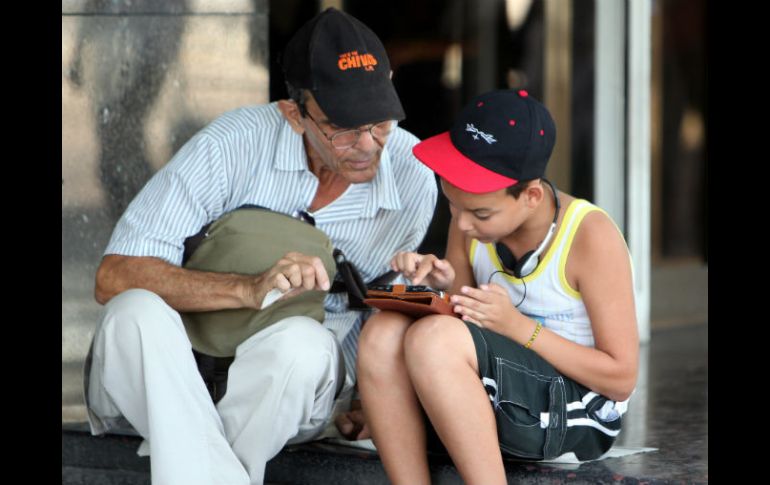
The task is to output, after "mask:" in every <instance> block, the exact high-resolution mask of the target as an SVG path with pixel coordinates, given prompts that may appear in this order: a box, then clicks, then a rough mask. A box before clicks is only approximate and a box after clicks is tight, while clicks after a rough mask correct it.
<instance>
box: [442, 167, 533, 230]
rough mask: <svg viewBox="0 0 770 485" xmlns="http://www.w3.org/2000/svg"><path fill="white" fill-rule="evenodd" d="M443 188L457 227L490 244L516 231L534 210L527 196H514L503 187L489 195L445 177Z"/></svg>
mask: <svg viewBox="0 0 770 485" xmlns="http://www.w3.org/2000/svg"><path fill="white" fill-rule="evenodd" d="M441 189H442V190H443V192H444V195H446V198H447V200H448V201H449V210H450V211H451V213H452V218H453V219H454V220H455V221H456V223H457V226H458V227H459V228H460V230H461V231H463V232H464V233H465V234H466V235H468V236H470V237H472V238H475V239H478V240H479V241H480V242H482V243H484V244H486V243H491V242H495V241H499V240H500V239H502V238H504V237H505V236H507V235H509V234H511V233H512V232H513V231H515V230H516V228H518V227H519V226H520V225H521V224H522V223H523V222H524V221H525V220H526V218H527V217H528V215H529V213H530V211H529V210H527V208H526V205H525V203H524V199H525V198H524V197H523V196H519V198H518V199H515V198H513V196H511V195H509V194H508V193H507V192H506V189H501V190H498V191H496V192H487V193H485V194H472V193H470V192H464V191H462V190H460V189H459V188H457V187H455V186H454V185H452V184H450V183H449V182H447V181H445V180H444V179H443V178H442V179H441Z"/></svg>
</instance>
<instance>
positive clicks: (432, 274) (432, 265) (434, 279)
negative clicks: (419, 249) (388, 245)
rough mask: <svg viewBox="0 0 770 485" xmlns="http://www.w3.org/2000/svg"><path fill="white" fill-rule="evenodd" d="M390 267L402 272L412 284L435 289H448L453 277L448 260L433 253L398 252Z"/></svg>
mask: <svg viewBox="0 0 770 485" xmlns="http://www.w3.org/2000/svg"><path fill="white" fill-rule="evenodd" d="M390 267H391V268H392V269H393V270H394V271H400V272H401V273H403V274H404V276H405V277H407V278H408V279H409V280H410V281H411V282H412V284H413V285H419V284H423V285H427V286H430V287H431V288H435V289H437V290H448V289H449V288H450V287H451V286H452V282H454V279H455V270H454V268H453V267H452V265H451V264H450V263H449V261H447V260H446V259H438V258H437V257H436V256H434V255H433V254H418V253H412V252H400V253H398V254H396V255H395V256H394V257H393V260H392V261H391V262H390Z"/></svg>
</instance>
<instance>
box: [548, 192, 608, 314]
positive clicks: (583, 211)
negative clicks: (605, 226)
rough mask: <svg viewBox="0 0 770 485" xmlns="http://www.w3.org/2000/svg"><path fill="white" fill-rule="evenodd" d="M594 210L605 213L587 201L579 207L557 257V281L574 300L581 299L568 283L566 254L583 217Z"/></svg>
mask: <svg viewBox="0 0 770 485" xmlns="http://www.w3.org/2000/svg"><path fill="white" fill-rule="evenodd" d="M594 211H599V212H602V213H604V214H605V215H606V214H607V213H606V212H604V211H603V210H602V209H600V208H599V207H596V206H595V205H591V204H590V203H588V202H587V203H586V205H583V206H581V207H580V210H579V211H578V213H577V215H576V216H575V222H574V223H573V224H572V227H571V228H570V231H569V234H568V235H567V242H566V243H565V245H564V249H563V250H562V252H561V257H560V258H559V281H561V287H562V289H563V290H564V292H565V293H566V294H567V295H569V296H571V297H572V298H574V299H576V300H581V299H582V296H580V292H579V291H577V290H575V289H574V288H572V287H571V286H570V284H569V281H567V256H569V250H570V249H571V248H572V241H573V240H574V239H575V234H577V230H578V228H579V227H580V223H581V222H583V218H584V217H585V216H587V215H588V214H589V213H591V212H594Z"/></svg>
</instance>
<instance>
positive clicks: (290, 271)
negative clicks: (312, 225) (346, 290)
mask: <svg viewBox="0 0 770 485" xmlns="http://www.w3.org/2000/svg"><path fill="white" fill-rule="evenodd" d="M274 288H277V289H278V290H280V291H282V292H284V293H285V294H284V295H283V297H282V298H291V297H292V296H295V295H298V294H299V293H302V292H304V291H307V290H321V291H328V290H329V288H330V283H329V275H328V274H327V273H326V268H325V267H324V265H323V262H322V261H321V258H319V257H317V256H308V255H305V254H302V253H297V252H290V253H286V255H284V257H282V258H281V259H279V260H278V261H277V262H276V263H275V265H273V267H272V268H270V269H269V270H268V271H266V272H265V273H263V274H262V275H261V276H260V277H259V278H257V279H256V280H255V285H254V286H253V287H252V290H251V291H250V292H249V295H248V296H247V300H248V302H249V306H250V307H252V308H257V309H259V308H261V307H262V301H263V300H264V298H265V295H267V293H268V292H269V291H270V290H272V289H274Z"/></svg>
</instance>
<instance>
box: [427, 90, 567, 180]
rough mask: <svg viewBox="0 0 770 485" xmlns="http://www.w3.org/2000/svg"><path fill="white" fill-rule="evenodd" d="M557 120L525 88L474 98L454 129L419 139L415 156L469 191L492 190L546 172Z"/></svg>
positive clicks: (443, 176)
mask: <svg viewBox="0 0 770 485" xmlns="http://www.w3.org/2000/svg"><path fill="white" fill-rule="evenodd" d="M555 143H556V125H555V124H554V122H553V119H552V118H551V114H550V113H549V112H548V109H546V107H545V106H543V105H542V104H541V103H540V102H539V101H537V100H536V99H534V98H533V97H532V96H530V95H529V94H528V93H527V92H526V91H524V90H518V91H514V90H501V91H492V92H489V93H485V94H482V95H480V96H477V97H475V98H474V99H473V100H472V101H471V102H470V103H468V104H467V105H466V106H465V107H464V108H463V110H462V111H461V112H460V115H459V116H458V118H457V119H456V120H455V122H454V124H453V125H452V128H451V129H450V130H449V131H447V132H444V133H441V134H440V135H436V136H434V137H431V138H428V139H427V140H425V141H423V142H420V143H418V144H417V145H415V146H414V148H413V149H412V151H413V153H414V155H415V156H416V157H417V158H418V159H419V160H420V161H421V162H422V163H424V164H425V165H427V166H428V167H430V168H431V170H433V171H434V172H436V173H437V174H438V175H439V176H441V177H442V178H443V179H445V180H446V181H447V182H449V183H450V184H452V185H454V186H456V187H458V188H459V189H461V190H463V191H465V192H471V193H474V194H481V193H486V192H494V191H496V190H500V189H504V188H506V187H510V186H512V185H516V184H517V183H519V181H520V180H532V179H536V178H540V177H542V176H544V175H545V167H546V165H547V164H548V159H549V158H550V157H551V152H552V151H553V146H554V144H555Z"/></svg>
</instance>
